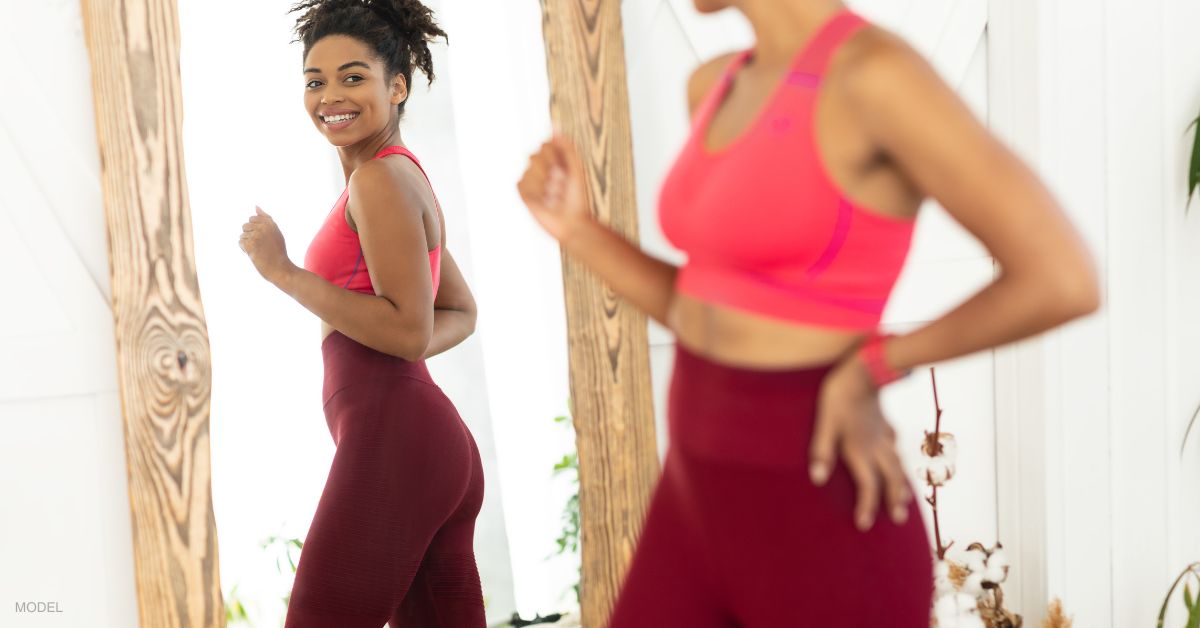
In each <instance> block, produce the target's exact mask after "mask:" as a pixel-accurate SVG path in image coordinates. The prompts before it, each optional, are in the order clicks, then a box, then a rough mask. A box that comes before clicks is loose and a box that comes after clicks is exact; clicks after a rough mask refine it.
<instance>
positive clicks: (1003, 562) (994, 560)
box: [987, 547, 1008, 569]
mask: <svg viewBox="0 0 1200 628" xmlns="http://www.w3.org/2000/svg"><path fill="white" fill-rule="evenodd" d="M987 564H988V567H991V566H992V565H993V564H995V565H996V566H997V567H999V568H1001V569H1003V568H1005V567H1008V554H1005V553H1004V548H1003V547H997V548H996V549H995V550H992V555H991V556H988V560H987Z"/></svg>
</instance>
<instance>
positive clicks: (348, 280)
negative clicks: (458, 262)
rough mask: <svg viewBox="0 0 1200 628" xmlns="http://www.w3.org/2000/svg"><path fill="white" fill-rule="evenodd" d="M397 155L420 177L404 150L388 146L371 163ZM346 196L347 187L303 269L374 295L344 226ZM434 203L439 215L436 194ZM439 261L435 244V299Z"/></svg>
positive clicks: (413, 157)
mask: <svg viewBox="0 0 1200 628" xmlns="http://www.w3.org/2000/svg"><path fill="white" fill-rule="evenodd" d="M397 153H399V154H401V155H404V156H406V157H408V158H409V159H411V160H412V161H413V163H415V164H417V167H418V168H420V169H421V174H423V175H424V174H425V168H423V167H422V166H421V162H420V161H417V157H416V155H413V154H412V151H410V150H408V149H407V148H405V147H403V146H388V147H387V148H384V149H383V150H381V151H379V152H378V153H377V154H376V155H375V156H374V157H372V158H371V159H379V158H380V157H385V156H387V155H394V154H397ZM425 181H426V183H429V175H425ZM429 191H430V193H431V194H432V193H433V184H432V183H430V184H429ZM349 196H350V188H349V186H347V187H346V189H345V190H343V191H342V195H341V196H340V197H338V200H337V203H336V204H334V206H333V209H332V210H330V212H329V216H327V217H326V218H325V223H324V224H322V225H321V228H320V229H319V230H318V231H317V234H316V236H314V237H313V239H312V242H311V243H310V244H309V245H308V251H306V252H305V254H304V268H305V269H306V270H309V271H311V272H314V273H316V274H318V275H320V276H322V277H324V278H325V279H326V280H328V281H329V282H330V283H333V284H335V285H338V286H341V287H343V288H345V289H347V290H353V291H355V292H362V293H364V294H375V288H374V286H372V285H371V275H370V273H368V272H367V263H366V260H364V259H363V251H362V245H361V243H360V242H359V239H358V234H357V233H355V232H354V231H353V230H352V229H351V228H350V225H349V224H347V222H346V218H345V214H346V202H347V201H348V200H349ZM433 202H434V204H435V205H437V208H438V211H439V212H440V211H441V210H442V209H441V205H440V204H438V201H437V194H434V195H433ZM441 259H442V245H441V244H438V245H437V246H436V247H434V248H433V250H431V251H429V268H430V270H431V271H432V273H433V294H434V296H435V297H436V296H437V291H438V283H439V280H440V279H441Z"/></svg>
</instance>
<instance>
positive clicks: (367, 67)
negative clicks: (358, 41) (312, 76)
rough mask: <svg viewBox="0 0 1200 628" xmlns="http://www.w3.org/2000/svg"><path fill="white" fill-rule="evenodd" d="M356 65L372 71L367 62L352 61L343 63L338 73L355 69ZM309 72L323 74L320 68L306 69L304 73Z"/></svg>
mask: <svg viewBox="0 0 1200 628" xmlns="http://www.w3.org/2000/svg"><path fill="white" fill-rule="evenodd" d="M356 65H357V66H362V67H364V68H366V69H368V70H370V69H371V66H370V65H368V64H367V63H366V62H363V61H351V62H349V63H343V64H342V65H341V67H339V68H338V69H337V71H338V72H341V71H342V70H345V69H346V68H352V67H354V66H356ZM309 72H317V73H318V74H319V73H320V72H321V69H320V68H304V73H305V74H308V73H309Z"/></svg>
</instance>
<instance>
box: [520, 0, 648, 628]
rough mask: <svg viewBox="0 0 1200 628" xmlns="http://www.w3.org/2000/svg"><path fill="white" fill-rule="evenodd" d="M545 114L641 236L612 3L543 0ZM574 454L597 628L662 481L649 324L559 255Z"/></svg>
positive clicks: (610, 215)
mask: <svg viewBox="0 0 1200 628" xmlns="http://www.w3.org/2000/svg"><path fill="white" fill-rule="evenodd" d="M542 15H543V29H544V34H545V41H546V60H547V66H548V67H547V69H548V72H549V76H550V115H551V118H552V119H553V120H554V121H555V123H556V124H557V126H558V127H559V128H560V129H562V131H563V132H564V133H565V134H567V135H568V136H569V137H571V139H572V140H574V142H575V145H576V146H577V147H578V148H579V150H580V152H581V155H582V157H583V161H584V164H585V166H586V168H587V171H588V184H589V194H590V196H591V199H592V207H593V208H594V210H595V211H596V212H597V217H598V218H599V219H600V221H601V222H603V223H604V224H606V225H608V226H609V227H611V228H613V229H615V230H616V231H617V232H619V233H621V234H622V235H623V236H624V237H626V238H627V239H629V240H630V241H632V242H637V238H638V215H637V204H636V202H635V198H636V196H635V188H634V178H633V145H632V138H631V136H630V124H629V100H628V85H627V83H626V78H625V49H624V44H623V41H622V37H623V35H622V32H621V3H620V1H619V0H542ZM563 282H564V284H565V285H564V292H565V297H566V308H567V337H568V341H569V355H570V367H571V378H570V379H571V399H572V413H573V416H574V420H575V429H576V433H577V447H578V450H579V484H580V495H579V497H580V511H581V512H580V514H581V515H582V522H581V542H582V546H583V549H582V551H583V576H582V582H581V594H582V613H583V617H582V620H583V625H584V626H586V627H587V628H600V627H601V626H604V625H605V624H606V623H607V621H608V617H609V614H610V612H611V610H612V604H613V602H614V600H615V598H616V595H617V593H618V591H619V590H620V586H621V581H622V579H623V577H624V575H625V571H626V569H627V567H628V565H629V560H630V558H631V557H632V554H633V550H634V547H635V545H636V544H637V538H638V534H639V532H640V531H641V526H642V520H643V519H644V518H645V514H646V507H647V505H648V503H649V497H650V494H651V492H652V490H653V488H654V484H655V482H656V480H657V478H658V473H659V462H658V454H657V449H656V447H655V436H654V407H653V399H652V393H651V387H650V357H649V343H648V341H647V329H646V317H645V315H643V314H642V313H640V312H638V311H636V310H635V309H634V308H633V307H632V306H630V305H629V304H627V303H625V302H623V301H621V300H620V299H618V298H617V297H616V295H615V294H613V292H612V290H611V289H609V288H608V287H607V286H605V285H604V284H603V283H601V282H600V281H599V280H598V279H597V278H596V277H595V276H594V275H593V274H591V272H589V271H588V270H587V269H586V268H584V267H583V266H582V265H580V264H579V263H578V262H576V261H574V260H572V259H571V258H569V257H567V256H565V255H564V256H563Z"/></svg>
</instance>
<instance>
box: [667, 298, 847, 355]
mask: <svg viewBox="0 0 1200 628" xmlns="http://www.w3.org/2000/svg"><path fill="white" fill-rule="evenodd" d="M667 318H668V323H669V324H670V328H671V330H672V331H673V332H674V333H675V338H676V342H678V343H679V344H680V345H682V346H683V347H684V348H686V349H687V350H689V351H691V352H692V353H695V354H697V355H701V356H704V357H705V358H708V359H710V360H712V361H714V362H719V363H722V364H726V365H729V366H740V367H746V368H759V369H789V368H807V367H812V366H821V365H824V364H828V363H831V362H834V361H836V360H838V359H840V358H841V357H842V356H843V355H845V354H846V352H847V351H848V350H850V348H851V347H852V346H853V345H854V344H855V343H856V342H857V341H858V340H859V339H860V338H861V337H862V335H863V334H862V333H861V332H854V331H842V330H836V329H829V328H823V327H814V326H809V325H800V324H796V323H791V322H788V321H782V320H778V319H772V318H767V317H765V316H760V315H757V314H753V313H749V312H745V311H739V310H735V309H731V308H728V307H724V306H721V305H716V304H712V303H708V302H706V301H702V300H699V299H696V298H695V297H692V296H690V295H687V294H684V293H682V292H676V293H675V298H674V300H673V302H672V306H671V311H670V312H669V313H668V315H667Z"/></svg>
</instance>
